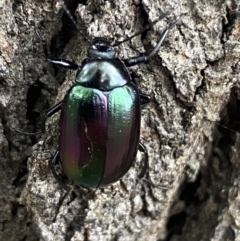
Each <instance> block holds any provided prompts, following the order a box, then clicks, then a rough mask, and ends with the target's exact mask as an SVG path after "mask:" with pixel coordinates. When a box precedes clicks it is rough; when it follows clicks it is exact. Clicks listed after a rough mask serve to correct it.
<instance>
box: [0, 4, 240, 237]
mask: <svg viewBox="0 0 240 241" xmlns="http://www.w3.org/2000/svg"><path fill="white" fill-rule="evenodd" d="M66 5H67V7H68V9H69V10H70V11H71V12H72V13H74V14H75V16H76V22H77V24H78V26H79V28H81V29H83V31H84V32H85V33H86V34H87V35H91V36H102V37H106V38H109V39H111V40H119V39H123V38H124V37H125V36H130V35H132V34H133V33H135V32H136V31H139V30H140V29H142V28H143V26H144V25H146V24H147V23H149V22H151V21H154V20H156V19H157V18H158V17H159V16H160V15H161V13H163V12H167V11H169V12H170V14H169V15H168V16H167V17H166V18H165V19H163V20H162V21H159V22H158V23H157V24H156V25H155V26H154V27H153V29H152V30H151V31H148V32H147V33H146V34H142V35H140V36H138V37H136V38H134V39H132V40H131V41H130V42H127V43H124V44H122V45H120V46H119V47H117V53H118V56H119V57H120V58H127V57H131V56H136V55H139V54H140V53H143V52H149V51H150V50H151V49H152V48H153V46H154V45H155V44H156V42H157V40H158V38H159V36H160V34H161V32H162V31H163V30H164V29H165V28H166V27H167V26H168V25H169V24H170V23H171V22H173V21H175V20H176V19H177V18H178V17H179V16H180V15H181V14H183V13H184V14H185V16H184V18H183V19H182V21H181V22H180V23H179V24H178V25H177V26H176V27H174V28H173V29H172V30H171V31H170V33H169V35H168V36H167V38H166V40H165V41H164V43H163V46H162V47H161V49H160V51H159V52H158V53H157V55H156V56H155V57H154V58H153V59H152V60H151V61H150V62H149V63H148V64H147V65H145V64H142V65H140V66H137V67H134V68H131V71H132V72H133V73H134V74H135V75H136V76H137V79H136V81H137V83H138V86H139V89H140V90H141V91H142V92H144V93H147V94H150V95H151V96H152V101H151V103H150V104H149V105H147V106H145V107H144V108H143V110H142V124H141V126H142V128H141V139H142V142H143V143H144V144H145V145H146V147H147V149H148V153H149V169H148V171H147V176H146V177H147V179H149V180H151V181H152V182H153V183H155V184H160V185H162V186H165V187H167V189H164V188H160V187H159V186H158V187H154V186H153V185H148V184H146V183H145V182H143V181H139V180H138V179H137V173H138V171H139V168H138V166H139V164H140V163H141V160H143V156H142V155H141V154H140V153H138V155H137V161H136V164H135V165H134V166H133V167H132V168H131V169H130V171H129V172H128V173H127V174H126V175H125V176H124V177H123V178H122V179H121V180H120V181H119V182H117V183H115V184H113V185H110V186H109V187H106V188H104V189H97V190H86V189H82V188H76V189H75V190H74V192H73V193H71V194H68V195H67V196H66V197H65V198H64V196H65V194H66V191H65V190H64V189H62V188H61V187H60V186H59V184H58V183H57V182H56V180H55V179H54V177H53V175H52V173H51V171H50V170H49V168H48V161H49V160H51V157H52V155H53V154H54V152H55V150H56V149H57V148H58V133H59V127H58V120H59V115H58V114H56V115H55V116H54V117H53V118H50V119H49V120H48V121H47V122H46V125H45V130H46V131H45V133H43V134H39V135H36V136H27V135H23V134H19V133H17V132H16V131H15V130H14V128H20V129H22V130H25V131H29V132H32V131H37V130H40V129H41V123H42V122H43V119H44V113H45V112H46V110H47V109H48V108H49V107H51V106H53V105H54V104H55V103H57V102H59V101H60V100H61V99H62V98H63V96H64V95H65V93H66V91H67V90H68V89H69V87H70V86H71V84H73V83H74V78H75V73H74V72H71V71H65V70H62V69H57V68H53V67H52V66H51V65H50V64H49V63H48V62H47V61H46V59H45V56H44V53H43V48H42V43H41V40H40V39H39V38H37V36H36V33H35V31H34V25H35V23H36V25H37V28H38V29H39V30H40V31H41V33H42V35H43V36H44V38H45V40H46V42H47V43H48V46H49V53H50V56H51V57H58V58H64V59H69V60H74V61H75V62H77V63H79V64H80V63H81V62H82V60H83V59H84V58H85V56H86V48H87V45H86V43H85V42H84V40H83V38H82V37H81V36H80V34H79V33H78V31H77V30H76V28H75V26H73V25H72V23H71V21H70V20H69V18H68V17H67V15H66V14H65V13H64V11H63V9H62V5H61V1H60V0H52V1H50V0H41V1H40V0H15V1H14V0H1V1H0V19H1V25H0V173H1V178H0V187H1V189H0V190H1V191H0V240H1V241H5V240H7V241H10V240H14V241H15V240H27V241H29V240H45V241H46V240H47V241H52V240H58V241H62V240H64V241H65V240H71V241H81V240H91V241H95V240H97V241H102V240H103V241H105V240H119V241H120V240H123V241H128V240H129V241H131V240H148V241H156V240H158V241H160V240H161V241H163V240H171V241H173V240H179V241H180V240H184V241H187V240H191V241H192V240H202V241H208V240H212V241H215V240H216V241H217V240H218V241H219V240H240V229H239V227H240V214H239V213H240V197H239V188H240V171H239V170H240V158H239V156H240V152H239V150H240V134H239V131H240V101H239V100H240V92H239V91H240V87H239V86H240V85H239V80H240V12H239V11H240V6H239V3H238V1H237V0H218V1H216V0H174V1H173V0H171V1H164V0H158V1H156V0H121V1H110V0H109V1H106V0H105V1H104V0H101V1H100V0H92V1H90V0H89V1H87V0H78V1H77V0H72V1H67V0H66Z"/></svg>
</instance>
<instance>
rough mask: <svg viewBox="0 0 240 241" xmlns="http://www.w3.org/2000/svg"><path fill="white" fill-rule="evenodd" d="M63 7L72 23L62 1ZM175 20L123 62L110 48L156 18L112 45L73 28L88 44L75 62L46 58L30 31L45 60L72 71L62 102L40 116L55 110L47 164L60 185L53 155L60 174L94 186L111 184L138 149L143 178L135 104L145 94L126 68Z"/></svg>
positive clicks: (140, 58)
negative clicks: (54, 144)
mask: <svg viewBox="0 0 240 241" xmlns="http://www.w3.org/2000/svg"><path fill="white" fill-rule="evenodd" d="M63 8H64V10H65V12H66V13H67V15H68V16H69V18H70V19H71V21H72V22H73V23H74V25H75V26H76V22H75V20H74V19H73V17H72V15H71V14H70V12H69V11H68V9H67V8H66V6H65V5H64V4H63ZM166 15H167V14H165V15H164V16H163V17H161V18H164V17H165V16H166ZM181 18H182V16H181V17H180V18H179V19H178V20H176V21H175V22H173V23H172V24H171V25H170V26H169V27H168V28H167V29H165V30H164V32H163V33H162V35H161V36H160V39H159V41H158V43H157V45H156V46H155V47H154V49H153V50H152V51H151V53H150V54H148V55H141V56H136V57H132V58H129V59H124V60H121V59H119V58H117V57H116V53H115V50H114V47H115V46H117V45H119V44H121V43H123V42H126V41H128V40H130V39H131V38H133V37H134V36H136V35H138V34H140V33H142V32H143V31H146V30H149V29H150V28H151V27H152V26H153V25H154V24H155V23H156V22H157V21H159V20H160V19H158V20H156V21H154V22H153V23H152V24H150V25H148V26H146V27H145V28H144V29H143V30H142V31H141V32H138V33H136V34H134V35H133V36H131V37H128V38H126V39H125V40H123V41H119V42H117V43H115V44H111V43H110V42H109V41H108V40H107V39H104V38H94V39H93V40H92V41H91V40H89V39H88V38H87V37H86V36H85V35H84V34H83V33H82V32H81V30H79V29H78V30H79V32H80V33H81V35H83V36H84V38H85V40H86V41H87V42H88V43H89V45H90V47H89V48H88V54H87V58H86V59H85V60H84V61H83V62H82V63H81V65H77V64H76V63H74V62H72V61H68V60H63V59H51V58H48V51H47V45H46V42H45V40H44V39H43V38H42V37H41V36H40V34H39V32H37V30H36V32H37V35H38V36H39V37H40V38H41V39H42V41H43V47H44V52H45V55H46V57H47V60H48V61H49V62H51V63H52V64H53V65H55V66H58V67H62V68H67V69H72V70H77V74H76V83H75V84H74V85H73V86H72V87H71V88H70V89H69V90H68V92H67V94H66V95H65V97H64V99H63V101H61V102H59V103H58V104H56V105H55V106H53V107H52V108H51V109H50V110H48V111H47V113H46V116H45V117H46V118H47V117H50V116H52V115H53V114H55V113H56V112H58V111H60V110H61V119H60V129H61V130H60V141H59V150H58V151H57V152H56V153H55V155H54V157H53V159H52V161H51V163H50V166H51V169H52V171H53V174H54V176H55V178H56V179H57V181H58V182H59V184H61V185H62V186H63V187H64V188H66V186H65V185H64V184H63V183H62V181H61V178H60V177H59V175H58V174H57V172H56V170H55V166H56V164H57V163H58V161H59V159H60V162H61V164H62V168H63V171H64V173H65V174H66V176H67V177H68V178H69V179H71V180H72V181H73V182H74V184H76V185H78V186H81V187H86V188H96V187H102V186H106V185H108V184H110V183H113V182H116V181H118V180H119V179H120V178H121V177H122V176H123V175H124V174H126V173H127V171H128V170H129V168H130V167H131V166H132V165H133V162H134V160H135V157H136V154H137V150H138V149H139V150H140V151H141V152H144V153H145V162H144V168H143V170H142V171H141V173H140V174H139V177H140V178H142V177H143V176H144V174H145V170H146V167H147V164H148V154H147V150H146V148H145V146H144V145H143V144H142V143H141V142H139V136H140V121H141V105H143V104H146V103H147V102H149V100H150V96H148V95H145V94H142V93H140V92H139V90H138V88H137V86H136V83H135V81H134V79H133V78H131V76H130V74H129V72H128V70H127V67H130V66H133V65H137V64H140V63H146V62H147V61H148V60H149V59H150V58H151V57H153V56H154V55H155V54H156V52H157V51H158V50H159V48H160V46H161V44H162V42H163V40H164V39H165V37H166V35H167V33H168V32H169V30H170V29H171V28H173V27H174V26H175V25H176V24H177V23H178V22H179V21H180V19H181ZM76 27H77V26H76Z"/></svg>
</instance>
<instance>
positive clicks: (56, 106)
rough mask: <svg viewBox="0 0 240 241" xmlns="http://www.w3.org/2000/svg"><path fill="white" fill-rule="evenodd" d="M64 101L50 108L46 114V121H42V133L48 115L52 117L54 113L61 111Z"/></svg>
mask: <svg viewBox="0 0 240 241" xmlns="http://www.w3.org/2000/svg"><path fill="white" fill-rule="evenodd" d="M62 103H63V101H60V102H58V103H57V104H56V105H54V106H53V107H52V108H50V109H49V110H48V111H47V113H46V115H45V116H44V121H43V123H42V128H41V129H42V133H44V129H45V122H46V120H47V118H48V117H51V116H52V115H54V114H55V113H57V112H58V111H60V110H61V108H62Z"/></svg>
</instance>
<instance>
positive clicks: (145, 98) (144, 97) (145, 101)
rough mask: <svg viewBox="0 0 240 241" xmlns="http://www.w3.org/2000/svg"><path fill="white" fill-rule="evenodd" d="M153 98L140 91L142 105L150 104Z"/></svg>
mask: <svg viewBox="0 0 240 241" xmlns="http://www.w3.org/2000/svg"><path fill="white" fill-rule="evenodd" d="M150 100H151V96H150V95H146V94H143V93H140V101H141V105H145V104H148V103H149V102H150Z"/></svg>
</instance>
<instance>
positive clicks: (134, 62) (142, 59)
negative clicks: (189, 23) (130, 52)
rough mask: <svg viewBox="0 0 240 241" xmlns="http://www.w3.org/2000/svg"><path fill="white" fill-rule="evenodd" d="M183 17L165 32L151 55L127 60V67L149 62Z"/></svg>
mask: <svg viewBox="0 0 240 241" xmlns="http://www.w3.org/2000/svg"><path fill="white" fill-rule="evenodd" d="M182 17H183V15H182V16H181V17H180V18H179V19H177V20H176V21H175V22H173V23H172V24H171V25H170V26H169V27H168V28H166V29H165V30H164V31H163V33H162V34H161V36H160V39H159V40H158V43H157V45H156V46H155V47H154V49H153V50H152V51H151V53H150V54H148V55H145V54H143V55H141V56H136V57H132V58H129V59H125V60H124V63H125V65H126V66H127V67H130V66H134V65H137V64H141V63H146V62H148V61H149V59H151V58H152V57H153V56H154V55H155V54H156V53H157V51H158V50H159V49H160V47H161V45H162V42H163V41H164V39H165V38H166V36H167V34H168V32H169V30H171V29H172V28H173V27H175V25H176V24H177V23H178V22H179V21H180V20H181V19H182Z"/></svg>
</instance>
